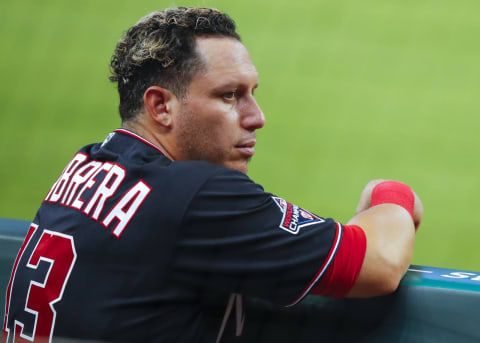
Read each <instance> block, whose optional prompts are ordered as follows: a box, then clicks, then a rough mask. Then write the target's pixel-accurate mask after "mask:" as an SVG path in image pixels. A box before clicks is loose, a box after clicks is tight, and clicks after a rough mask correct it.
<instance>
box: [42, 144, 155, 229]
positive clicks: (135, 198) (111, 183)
mask: <svg viewBox="0 0 480 343" xmlns="http://www.w3.org/2000/svg"><path fill="white" fill-rule="evenodd" d="M87 158H88V155H86V154H84V153H78V154H76V155H75V156H74V157H73V159H72V160H71V161H70V162H69V163H68V164H67V166H66V167H65V169H64V170H63V172H62V174H61V175H60V177H59V178H58V179H57V181H56V182H55V183H54V184H53V186H52V188H51V189H50V191H49V192H48V194H47V196H46V197H45V200H44V201H46V202H49V203H56V202H58V201H59V200H60V199H62V200H61V202H60V203H61V205H63V206H66V207H70V208H72V209H75V210H77V211H81V212H82V213H83V214H85V215H87V216H89V217H90V218H91V219H93V220H95V221H99V219H100V217H101V216H102V215H103V214H104V213H105V212H108V213H107V214H106V216H105V217H104V218H103V221H101V224H102V225H103V226H104V227H105V228H108V227H109V226H110V224H111V223H112V222H113V221H114V220H116V224H115V226H114V227H113V229H112V234H113V235H115V236H116V237H117V238H120V236H121V235H122V233H123V231H124V230H125V228H126V227H127V225H128V223H130V221H131V220H132V218H133V217H134V216H135V214H136V213H137V211H138V209H139V208H140V206H141V205H142V204H143V202H144V201H145V199H146V198H147V196H148V195H149V194H150V191H151V190H152V188H151V187H150V186H149V185H148V184H147V183H145V182H144V181H143V180H140V181H138V182H137V183H136V184H135V185H134V186H133V187H131V188H130V189H129V190H128V191H126V192H125V193H124V194H123V195H121V196H120V197H119V198H120V200H118V202H117V203H116V204H115V205H113V206H111V207H110V206H109V208H107V209H105V205H106V202H107V200H108V199H109V198H111V197H113V196H114V195H115V193H116V192H117V190H118V189H119V187H120V186H121V184H122V182H123V181H124V180H125V179H126V176H127V171H126V170H125V168H123V167H122V166H121V165H119V164H116V163H115V164H114V163H111V162H100V161H90V162H88V163H85V164H84V165H81V164H82V163H83V162H85V160H87ZM102 172H103V173H102ZM95 185H97V188H96V189H95V192H94V193H93V194H91V193H92V192H88V190H90V189H92V188H93V187H94V186H95ZM84 194H86V195H85V198H84V199H82V196H83V195H84ZM85 203H87V205H86V206H85ZM104 209H105V211H104ZM92 210H93V211H92Z"/></svg>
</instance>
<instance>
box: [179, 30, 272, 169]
mask: <svg viewBox="0 0 480 343" xmlns="http://www.w3.org/2000/svg"><path fill="white" fill-rule="evenodd" d="M197 49H198V52H199V54H200V56H202V58H203V60H204V62H205V64H206V67H205V69H204V70H203V71H200V72H199V73H198V74H197V75H196V76H194V78H193V80H192V82H191V84H190V86H189V88H188V92H187V96H186V98H185V100H183V101H180V103H179V105H178V106H179V107H178V111H177V114H176V118H175V119H174V121H175V132H176V143H177V148H178V152H177V156H176V159H178V160H206V161H209V162H212V163H215V164H219V165H223V166H226V167H229V168H232V169H236V170H239V171H242V172H244V173H246V172H247V163H248V161H249V159H250V158H251V157H252V156H253V154H254V152H255V150H254V146H255V143H256V134H255V131H256V130H257V129H260V128H262V127H263V126H264V125H265V117H264V115H263V112H262V110H261V109H260V107H259V106H258V104H257V102H256V101H255V98H254V97H253V92H254V91H255V89H256V88H257V85H258V73H257V70H256V69H255V66H254V65H253V63H252V61H251V59H250V56H249V54H248V52H247V50H246V49H245V47H244V46H243V44H242V43H240V42H239V41H237V40H235V39H232V38H213V37H208V38H198V39H197Z"/></svg>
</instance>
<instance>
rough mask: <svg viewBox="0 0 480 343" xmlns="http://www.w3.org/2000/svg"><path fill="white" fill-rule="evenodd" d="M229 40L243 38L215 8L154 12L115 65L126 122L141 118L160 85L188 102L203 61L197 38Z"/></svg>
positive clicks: (126, 40) (122, 46)
mask: <svg viewBox="0 0 480 343" xmlns="http://www.w3.org/2000/svg"><path fill="white" fill-rule="evenodd" d="M211 35H215V36H216V35H218V36H225V37H232V38H235V39H237V40H240V36H239V35H238V33H237V32H236V31H235V23H234V21H233V20H232V19H231V18H230V17H229V16H228V15H227V14H224V13H222V12H220V11H219V10H217V9H215V8H203V7H176V8H171V9H166V10H164V11H157V12H153V13H150V14H148V15H147V16H145V17H143V18H142V19H140V20H139V21H138V22H137V23H136V24H135V25H134V26H132V27H131V28H130V29H129V30H128V31H127V32H126V33H125V34H124V36H123V37H122V38H121V39H120V40H119V42H118V44H117V46H116V48H115V52H114V54H113V56H112V59H111V62H110V70H111V72H112V76H110V78H109V79H110V81H112V82H117V87H118V93H119V95H120V105H119V111H120V117H121V118H122V122H126V121H129V120H132V119H134V118H135V116H136V114H137V113H138V111H139V110H140V109H141V108H142V107H143V94H144V93H145V91H146V90H147V88H148V87H150V86H152V85H159V86H161V87H163V88H166V89H168V90H170V91H172V92H173V93H174V94H175V95H176V96H177V97H178V98H184V97H185V95H186V93H187V88H188V86H189V85H190V82H191V81H192V78H193V77H194V75H195V74H196V73H197V72H199V71H200V70H201V69H202V67H203V66H204V65H203V61H202V59H201V58H200V56H198V54H197V52H196V50H195V47H196V37H199V36H211Z"/></svg>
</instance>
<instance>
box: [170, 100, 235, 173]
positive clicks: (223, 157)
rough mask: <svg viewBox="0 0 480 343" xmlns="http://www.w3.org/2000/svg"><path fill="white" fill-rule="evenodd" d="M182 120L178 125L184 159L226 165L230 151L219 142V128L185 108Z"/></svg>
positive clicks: (180, 147) (180, 148)
mask: <svg viewBox="0 0 480 343" xmlns="http://www.w3.org/2000/svg"><path fill="white" fill-rule="evenodd" d="M181 116H182V120H181V121H180V122H179V126H178V132H179V133H178V137H179V144H180V146H179V150H180V152H181V154H182V160H188V161H191V160H193V161H207V162H210V163H213V164H218V165H225V162H226V161H227V157H228V152H227V151H225V150H224V148H223V147H222V146H217V145H216V143H217V142H219V136H220V134H221V132H219V130H218V128H215V126H214V125H211V124H210V123H207V122H202V121H200V120H198V119H197V118H196V117H195V113H194V112H193V111H191V110H189V109H185V110H183V111H182V113H181Z"/></svg>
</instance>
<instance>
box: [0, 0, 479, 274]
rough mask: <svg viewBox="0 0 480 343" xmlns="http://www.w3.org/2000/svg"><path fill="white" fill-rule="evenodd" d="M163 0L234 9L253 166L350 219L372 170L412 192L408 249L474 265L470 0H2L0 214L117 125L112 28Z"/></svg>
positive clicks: (32, 203)
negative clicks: (256, 112)
mask: <svg viewBox="0 0 480 343" xmlns="http://www.w3.org/2000/svg"><path fill="white" fill-rule="evenodd" d="M174 5H187V6H190V5H202V6H212V7H218V8H220V9H222V10H224V11H226V12H227V13H229V14H230V15H231V16H232V17H233V18H234V19H235V21H236V23H237V25H238V29H239V32H240V34H241V35H242V38H243V41H244V44H245V45H246V46H247V48H248V49H249V51H250V53H251V55H252V58H253V60H254V63H255V64H256V66H257V69H258V70H259V72H260V88H259V89H258V91H257V92H256V94H257V99H258V101H259V103H260V105H261V106H262V108H263V110H264V112H265V114H266V116H267V126H266V128H265V129H263V130H261V131H260V132H259V134H258V141H259V144H258V146H257V147H258V148H257V154H256V156H255V158H254V160H253V161H252V163H251V166H250V171H249V174H250V176H251V177H252V178H253V179H254V180H255V181H257V182H258V183H261V184H262V185H263V186H264V187H265V189H266V190H268V191H270V192H272V193H276V194H278V195H280V196H282V197H284V198H286V199H288V200H289V201H291V202H294V203H296V204H298V205H300V206H302V207H305V208H307V209H309V210H311V211H314V212H316V213H317V214H319V215H321V216H326V217H334V218H336V219H338V220H340V221H343V222H346V221H347V220H348V219H349V218H350V217H351V216H352V215H353V213H354V209H355V207H356V203H357V201H358V198H359V195H360V192H361V190H362V188H363V186H364V184H366V183H367V182H368V181H369V180H371V179H374V178H387V179H398V180H401V181H404V182H406V183H408V184H410V185H411V186H412V187H413V188H414V189H415V190H416V191H417V193H418V194H419V195H420V196H421V198H422V200H423V203H424V207H425V216H424V220H423V224H422V226H421V228H420V231H419V233H418V235H417V242H416V250H415V256H414V261H413V262H414V263H415V264H423V265H430V266H437V267H448V268H461V269H471V270H480V249H478V248H477V246H478V244H479V243H480V218H479V211H478V209H479V208H480V199H479V196H478V194H480V177H479V173H480V160H479V158H478V157H477V156H478V155H477V153H478V151H479V148H480V139H479V138H478V136H477V131H478V126H479V123H480V119H479V113H480V111H479V110H480V97H479V96H478V93H479V90H480V85H479V81H480V45H479V43H478V37H480V21H479V20H478V13H479V11H480V2H478V1H475V0H457V1H451V0H449V1H446V0H387V1H386V0H364V1H354V0H342V1H338V0H325V1H315V0H308V1H271V0H269V1H258V0H257V1H252V0H242V1H219V0H217V1H215V0H211V1H210V0H203V1H199V0H197V1H177V2H172V1H162V0H157V1H143V0H142V1H136V2H134V1H125V0H115V1H114V0H101V1H93V0H86V1H78V0H76V1H71V0H63V1H60V0H45V1H34V0H15V1H14V0H3V1H1V2H0V13H1V14H0V17H1V20H0V37H2V47H1V54H0V77H1V82H0V105H1V107H0V127H1V129H2V130H1V135H0V158H1V159H0V161H1V167H0V190H1V197H0V217H6V218H17V219H25V220H31V219H32V218H33V216H34V214H35V211H36V209H37V207H38V206H39V204H40V202H41V201H42V199H43V197H44V195H45V194H46V192H47V191H48V189H49V188H50V186H51V184H52V183H53V182H54V181H55V179H56V178H57V176H58V174H59V173H60V171H61V170H62V169H63V167H64V165H65V164H66V163H67V162H68V161H69V159H70V158H71V156H72V155H73V153H74V152H75V151H76V150H77V149H78V148H80V147H81V146H83V145H85V144H87V143H90V142H96V141H101V140H103V139H104V137H105V136H106V135H107V134H108V133H109V132H110V131H111V130H112V129H114V128H116V127H119V125H120V121H119V117H118V115H117V104H118V100H117V95H116V90H115V88H114V86H113V85H112V84H110V83H109V82H108V80H107V77H108V75H109V71H108V62H109V59H110V56H111V53H112V51H113V49H114V47H115V44H116V41H117V40H118V39H119V37H120V36H121V34H122V33H123V31H125V30H126V29H127V28H128V27H130V26H131V25H133V24H134V23H135V22H136V21H137V20H138V19H139V18H140V17H141V16H143V15H145V14H147V13H148V12H150V11H153V10H156V9H163V8H165V7H171V6H174Z"/></svg>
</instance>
